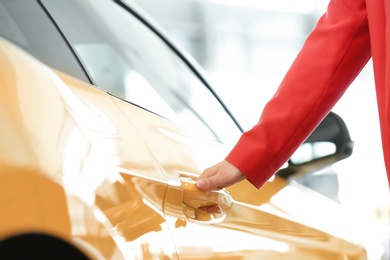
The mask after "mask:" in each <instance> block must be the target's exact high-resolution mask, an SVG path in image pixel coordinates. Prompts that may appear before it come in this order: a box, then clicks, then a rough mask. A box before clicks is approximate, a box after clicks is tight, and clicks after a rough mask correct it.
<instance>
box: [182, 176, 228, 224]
mask: <svg viewBox="0 0 390 260" xmlns="http://www.w3.org/2000/svg"><path fill="white" fill-rule="evenodd" d="M179 178H180V182H181V186H180V188H181V189H182V191H183V199H182V206H183V213H184V215H185V216H186V217H187V218H189V219H191V220H194V221H199V222H206V223H216V222H221V221H223V220H224V219H225V217H226V215H227V213H228V212H229V209H230V208H231V207H232V204H233V199H232V197H231V196H230V195H229V193H228V192H227V191H226V190H225V189H216V190H211V191H200V190H198V188H197V187H196V184H195V180H196V178H197V175H195V174H192V173H188V172H181V173H179ZM211 206H212V207H211Z"/></svg>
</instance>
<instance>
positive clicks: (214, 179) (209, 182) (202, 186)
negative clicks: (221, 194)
mask: <svg viewBox="0 0 390 260" xmlns="http://www.w3.org/2000/svg"><path fill="white" fill-rule="evenodd" d="M196 186H197V188H198V189H199V190H201V191H209V190H213V189H218V188H219V187H224V186H225V185H224V183H221V181H220V178H219V177H218V175H214V176H211V177H209V178H206V179H201V180H197V181H196Z"/></svg>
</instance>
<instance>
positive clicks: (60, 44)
mask: <svg viewBox="0 0 390 260" xmlns="http://www.w3.org/2000/svg"><path fill="white" fill-rule="evenodd" d="M0 36H1V37H4V38H6V39H8V40H9V41H11V42H13V43H15V44H16V45H18V46H19V47H21V48H22V49H24V50H26V51H27V52H29V53H30V54H32V55H33V56H35V57H36V58H37V59H39V60H41V61H42V62H44V63H45V64H47V65H49V66H51V67H53V68H56V69H59V70H61V71H64V72H66V73H68V74H70V75H73V76H75V77H77V78H79V79H82V80H85V81H87V80H88V78H87V77H86V74H85V72H84V71H83V69H82V67H81V66H80V64H79V63H78V60H77V59H76V57H75V56H74V54H73V53H72V51H71V49H70V48H69V47H68V46H67V44H66V42H65V41H64V39H63V38H62V37H61V35H60V33H59V32H58V30H57V29H56V28H55V26H54V25H53V23H52V21H51V20H50V19H49V18H48V16H47V15H46V14H45V12H44V11H43V10H42V8H41V7H40V6H39V5H38V3H37V2H36V1H25V0H13V1H9V0H8V1H7V0H1V1H0Z"/></svg>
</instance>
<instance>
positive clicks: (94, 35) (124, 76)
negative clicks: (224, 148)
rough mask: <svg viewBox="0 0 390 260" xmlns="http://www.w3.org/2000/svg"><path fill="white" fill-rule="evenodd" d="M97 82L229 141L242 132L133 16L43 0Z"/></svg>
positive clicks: (85, 3)
mask: <svg viewBox="0 0 390 260" xmlns="http://www.w3.org/2000/svg"><path fill="white" fill-rule="evenodd" d="M42 3H43V5H44V7H45V8H46V9H47V11H48V13H49V14H50V16H51V17H52V19H54V21H55V23H56V24H57V26H58V27H59V29H60V30H61V32H62V33H63V34H64V35H65V37H66V39H67V40H68V41H69V43H70V45H71V46H72V48H73V50H74V51H75V52H76V54H77V56H78V57H79V58H80V59H81V61H82V64H83V65H84V66H85V68H86V70H87V73H88V74H89V76H90V78H91V79H92V81H93V83H94V84H95V85H96V86H97V87H99V88H101V89H103V90H105V91H107V92H109V93H111V94H112V95H115V96H117V97H120V98H122V99H125V100H127V101H129V102H132V103H134V104H137V105H139V106H141V107H143V108H146V109H148V110H150V111H152V112H154V113H156V114H159V115H161V116H164V117H166V118H168V119H170V120H173V121H175V122H178V123H180V124H182V125H185V126H189V127H190V128H192V129H193V130H195V131H201V132H203V133H206V134H208V135H210V136H212V138H214V139H217V140H221V141H223V142H225V143H227V142H229V141H230V142H232V140H235V139H236V138H237V136H238V135H239V134H240V130H239V128H238V127H237V125H236V124H235V123H234V121H233V120H232V118H231V117H230V116H229V114H228V113H227V112H226V110H225V109H224V107H223V106H222V105H221V103H220V102H218V100H217V99H216V97H215V96H214V95H213V94H212V92H211V91H210V90H209V89H208V88H207V87H206V85H205V84H204V83H203V82H202V81H201V80H200V79H199V77H197V76H196V75H195V74H194V72H193V70H191V69H190V67H189V66H188V65H187V64H186V63H185V62H184V61H183V59H181V58H180V57H179V56H178V55H177V53H176V52H175V51H174V50H173V49H172V48H171V47H170V46H169V45H168V44H167V43H166V42H165V41H164V40H162V39H161V38H160V37H159V36H158V35H157V34H156V33H155V32H154V31H153V30H151V29H150V27H148V26H147V25H145V24H144V23H143V22H142V21H140V20H139V19H138V18H137V17H136V16H134V15H133V14H132V13H131V12H129V11H128V10H126V9H125V8H123V7H122V6H121V5H119V4H117V3H116V2H113V1H106V0H82V1H81V0H67V1H61V0H43V1H42Z"/></svg>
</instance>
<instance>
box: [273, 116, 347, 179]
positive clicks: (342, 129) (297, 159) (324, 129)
mask: <svg viewBox="0 0 390 260" xmlns="http://www.w3.org/2000/svg"><path fill="white" fill-rule="evenodd" d="M352 150H353V142H352V140H351V137H350V135H349V132H348V129H347V127H346V125H345V123H344V121H343V119H342V118H341V117H340V116H338V115H337V114H335V113H334V112H330V113H329V114H328V115H327V116H326V117H325V118H324V120H323V121H322V122H321V123H320V124H319V125H318V126H317V128H316V129H315V130H314V131H313V133H312V134H311V135H310V136H309V137H308V138H307V139H306V141H305V142H304V143H303V144H302V145H301V146H300V147H299V148H298V149H297V151H296V152H295V153H294V154H293V156H292V157H291V158H290V160H289V161H288V167H287V168H284V169H281V170H280V171H279V172H278V173H277V175H278V176H281V177H284V178H289V177H291V176H292V175H294V176H296V175H303V174H307V173H311V172H314V171H317V170H320V169H321V168H324V167H327V166H330V165H331V164H333V163H336V162H338V161H341V160H343V159H345V158H347V157H349V156H350V155H351V154H352Z"/></svg>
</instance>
